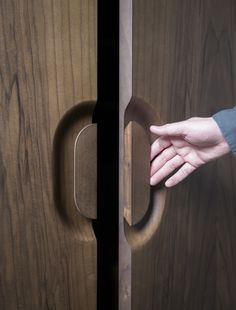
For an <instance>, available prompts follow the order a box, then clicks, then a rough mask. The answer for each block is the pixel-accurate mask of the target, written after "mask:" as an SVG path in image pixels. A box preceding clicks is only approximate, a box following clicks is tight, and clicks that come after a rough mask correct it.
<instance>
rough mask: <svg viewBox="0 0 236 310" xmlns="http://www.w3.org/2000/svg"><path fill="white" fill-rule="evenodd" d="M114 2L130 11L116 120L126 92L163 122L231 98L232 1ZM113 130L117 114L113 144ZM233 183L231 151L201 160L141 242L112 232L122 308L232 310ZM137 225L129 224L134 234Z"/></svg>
mask: <svg viewBox="0 0 236 310" xmlns="http://www.w3.org/2000/svg"><path fill="white" fill-rule="evenodd" d="M131 5H132V9H131ZM123 6H126V8H127V7H128V8H129V11H128V12H127V11H126V13H124V11H122V6H121V29H122V31H121V58H122V57H124V55H128V57H126V60H123V59H121V79H125V82H122V83H121V84H122V85H121V89H120V91H121V101H120V106H121V114H120V118H121V119H122V118H124V110H125V107H126V106H127V104H128V102H129V100H130V98H131V97H132V96H136V97H139V98H141V99H142V100H144V101H146V102H148V103H149V104H151V105H152V106H153V107H154V108H155V109H156V112H157V113H158V114H159V115H160V117H161V120H162V121H163V122H172V121H179V120H183V119H185V118H188V117H191V116H209V115H212V114H213V113H215V112H217V111H218V110H220V109H222V108H225V107H227V106H233V105H234V104H235V89H236V84H235V83H236V81H235V78H234V75H235V72H236V58H235V57H236V56H235V55H236V24H235V17H236V16H235V12H236V3H234V2H233V1H229V0H227V1H221V0H207V1H200V0H199V1H195V0H194V1H189V0H186V1H185V0H183V1H175V0H174V1H162V0H158V1H156V0H150V1H144V0H133V1H132V2H129V4H123ZM129 18H130V19H131V18H132V24H130V23H129V22H128V20H129ZM125 29H126V30H127V34H126V35H125V34H124V33H125ZM130 33H131V34H130ZM131 75H132V76H131ZM122 136H123V124H122V120H121V125H120V145H121V147H123V138H122ZM122 152H123V151H122V150H121V153H120V161H121V163H120V166H121V167H122V158H123V157H122ZM120 171H121V170H120ZM121 174H122V173H121ZM121 180H122V178H121ZM235 180H236V162H235V159H234V158H233V156H232V155H228V156H226V157H225V158H222V159H219V160H217V161H214V162H212V163H209V164H207V165H206V166H204V167H202V168H200V169H199V170H198V171H196V172H195V173H194V174H193V175H192V176H190V177H189V178H188V179H187V180H185V181H184V182H182V184H180V185H178V186H176V187H175V188H173V189H169V190H168V191H167V198H166V203H165V208H164V214H163V216H162V219H161V222H160V224H159V226H158V229H157V230H156V231H153V230H152V231H151V232H150V236H149V239H147V242H146V243H142V244H141V246H135V244H136V243H135V242H137V241H135V242H134V243H132V242H130V241H129V240H128V242H129V243H128V245H127V241H126V243H125V240H124V235H123V233H122V232H121V237H120V242H121V246H120V251H121V252H122V253H123V255H124V256H125V255H126V259H127V261H128V263H127V264H126V270H124V269H122V266H121V265H120V279H124V281H125V284H124V285H123V284H120V285H121V294H122V296H121V299H120V305H121V309H132V310H139V309H140V310H141V309H146V310H154V309H155V310H156V309H163V310H178V309H181V310H182V309H191V310H194V309H196V310H199V309H212V310H215V309H227V310H228V309H229V310H230V309H234V308H236V298H235V294H234V291H235V289H236V277H235V274H236V242H235V240H236V239H235V233H236V228H235V224H234V223H235V220H236V211H235V201H236V194H235ZM162 186H163V185H162ZM153 190H154V191H158V188H155V189H153ZM121 195H122V193H121ZM121 201H122V200H121ZM155 203H158V201H157V202H155V201H154V202H153V203H152V204H151V206H150V212H151V213H152V212H154V210H155ZM122 208H123V205H122V203H121V205H120V209H121V210H122ZM157 221H159V218H157ZM122 223H123V219H122V215H120V226H121V227H122ZM143 225H144V226H145V225H146V226H147V228H148V225H150V223H149V222H148V221H147V222H146V223H144V224H143ZM142 229H143V227H142V226H137V227H136V232H135V233H136V234H137V236H138V234H139V237H140V239H142V238H143V237H142ZM129 250H130V251H131V252H129Z"/></svg>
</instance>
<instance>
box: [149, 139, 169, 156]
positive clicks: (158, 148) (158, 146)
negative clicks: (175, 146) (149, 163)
mask: <svg viewBox="0 0 236 310" xmlns="http://www.w3.org/2000/svg"><path fill="white" fill-rule="evenodd" d="M170 145H171V142H170V139H169V138H168V137H160V138H158V139H156V141H155V142H153V144H152V146H151V160H153V158H154V157H155V156H157V155H158V154H159V153H161V152H162V151H163V150H164V149H166V148H167V147H169V146H170Z"/></svg>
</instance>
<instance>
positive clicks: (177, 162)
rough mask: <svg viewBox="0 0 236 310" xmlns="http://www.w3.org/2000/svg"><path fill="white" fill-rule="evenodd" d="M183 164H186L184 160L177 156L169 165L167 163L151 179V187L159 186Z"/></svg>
mask: <svg viewBox="0 0 236 310" xmlns="http://www.w3.org/2000/svg"><path fill="white" fill-rule="evenodd" d="M183 163H184V160H183V158H182V157H181V156H179V155H176V156H175V157H173V158H172V159H170V160H169V161H168V162H167V163H165V164H164V166H163V167H162V168H161V169H160V170H158V171H157V172H156V173H155V174H154V175H153V176H152V177H151V179H150V184H151V185H156V184H158V183H159V182H160V181H162V180H163V179H164V178H165V177H166V176H168V175H169V174H170V173H171V172H173V171H174V170H175V169H177V168H178V167H180V166H181V165H182V164H183Z"/></svg>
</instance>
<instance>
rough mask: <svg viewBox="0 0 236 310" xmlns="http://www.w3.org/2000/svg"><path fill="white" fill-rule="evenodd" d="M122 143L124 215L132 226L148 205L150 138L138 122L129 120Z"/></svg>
mask: <svg viewBox="0 0 236 310" xmlns="http://www.w3.org/2000/svg"><path fill="white" fill-rule="evenodd" d="M124 143H125V149H124V217H125V219H126V221H127V222H128V224H129V225H130V226H132V225H136V224H137V223H138V222H140V221H141V220H142V218H143V217H144V215H145V214H146V212H147V210H148V206H149V201H150V185H149V179H150V139H149V136H148V134H147V132H146V131H145V129H144V128H143V127H142V126H141V125H140V124H138V123H137V122H135V121H130V122H129V123H128V125H127V126H126V128H125V134H124Z"/></svg>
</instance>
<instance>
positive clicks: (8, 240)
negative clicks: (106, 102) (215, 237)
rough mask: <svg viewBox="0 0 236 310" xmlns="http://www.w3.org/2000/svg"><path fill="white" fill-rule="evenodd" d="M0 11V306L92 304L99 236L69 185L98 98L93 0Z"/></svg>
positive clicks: (9, 309)
mask: <svg viewBox="0 0 236 310" xmlns="http://www.w3.org/2000/svg"><path fill="white" fill-rule="evenodd" d="M0 12H1V17H0V77H1V78H0V97H1V101H0V202H1V211H0V278H1V282H0V308H1V309H3V310H5V309H6V310H16V309H22V310H23V309H24V310H31V309H40V310H41V309H61V310H64V309H80V310H88V309H89V310H95V309H96V239H95V236H94V233H93V229H92V225H91V220H88V219H86V218H85V217H83V216H81V215H80V214H79V212H78V210H77V209H76V206H75V202H74V186H73V184H74V143H75V139H76V137H77V135H78V133H79V131H80V130H81V129H82V128H83V127H84V126H87V125H88V124H90V123H91V121H92V120H91V118H92V115H91V112H92V107H94V104H91V103H90V102H86V101H88V100H90V101H91V100H96V97H97V94H96V88H97V81H96V45H97V44H96V41H97V39H96V1H95V0H89V1H83V0H68V1H52V0H49V1H48V0H43V1H37V0H23V1H5V0H1V1H0ZM81 102H84V103H81Z"/></svg>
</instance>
